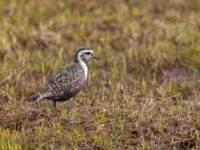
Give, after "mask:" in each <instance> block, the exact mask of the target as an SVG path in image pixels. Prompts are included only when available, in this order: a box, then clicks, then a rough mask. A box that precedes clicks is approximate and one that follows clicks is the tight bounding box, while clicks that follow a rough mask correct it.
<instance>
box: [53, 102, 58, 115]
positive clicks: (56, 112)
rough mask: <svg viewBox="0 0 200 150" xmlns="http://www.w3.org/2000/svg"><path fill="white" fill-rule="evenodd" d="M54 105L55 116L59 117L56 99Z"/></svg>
mask: <svg viewBox="0 0 200 150" xmlns="http://www.w3.org/2000/svg"><path fill="white" fill-rule="evenodd" d="M53 107H54V114H55V116H57V117H58V111H57V106H56V101H53Z"/></svg>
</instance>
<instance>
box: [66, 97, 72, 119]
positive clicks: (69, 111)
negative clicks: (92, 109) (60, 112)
mask: <svg viewBox="0 0 200 150" xmlns="http://www.w3.org/2000/svg"><path fill="white" fill-rule="evenodd" d="M72 107H73V106H72V103H71V101H69V103H68V104H67V105H66V109H67V119H68V121H69V122H70V120H71V115H72V113H71V111H72Z"/></svg>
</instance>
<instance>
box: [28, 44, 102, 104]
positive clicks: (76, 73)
mask: <svg viewBox="0 0 200 150" xmlns="http://www.w3.org/2000/svg"><path fill="white" fill-rule="evenodd" d="M91 58H96V59H98V58H97V57H95V56H94V55H93V51H92V50H91V49H89V48H80V49H79V50H78V51H77V53H76V55H75V59H74V61H73V62H72V63H70V64H69V65H66V66H65V67H63V68H61V69H60V70H58V71H57V72H56V73H53V74H52V75H50V76H48V77H47V80H46V83H45V86H44V88H43V89H42V90H40V91H38V92H37V93H36V94H34V95H32V96H30V97H29V98H28V99H29V100H30V101H35V100H36V101H40V100H42V99H49V100H52V101H53V102H54V106H55V107H56V101H64V100H69V99H70V98H71V97H74V96H75V95H76V94H77V93H78V92H79V91H80V90H81V88H83V87H84V85H85V82H86V80H87V74H88V68H87V64H86V62H87V61H88V60H89V59H91Z"/></svg>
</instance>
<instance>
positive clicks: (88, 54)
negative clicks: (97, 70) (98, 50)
mask: <svg viewBox="0 0 200 150" xmlns="http://www.w3.org/2000/svg"><path fill="white" fill-rule="evenodd" d="M91 58H94V59H99V58H98V57H96V56H94V53H93V50H92V49H91V48H79V49H78V51H77V52H76V56H75V61H78V62H80V61H84V62H87V61H88V60H90V59H91Z"/></svg>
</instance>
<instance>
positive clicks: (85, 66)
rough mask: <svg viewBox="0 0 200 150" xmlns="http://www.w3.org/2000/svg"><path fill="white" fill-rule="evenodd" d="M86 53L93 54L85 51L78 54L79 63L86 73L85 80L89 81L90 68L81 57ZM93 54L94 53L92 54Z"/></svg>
mask: <svg viewBox="0 0 200 150" xmlns="http://www.w3.org/2000/svg"><path fill="white" fill-rule="evenodd" d="M84 52H92V50H83V51H81V52H79V53H78V56H77V57H78V58H77V59H78V61H79V63H80V65H81V67H82V69H83V71H84V75H85V80H87V76H88V67H87V65H86V63H85V62H84V61H83V59H82V58H81V55H82V54H83V53H84ZM92 53H93V52H92Z"/></svg>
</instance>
